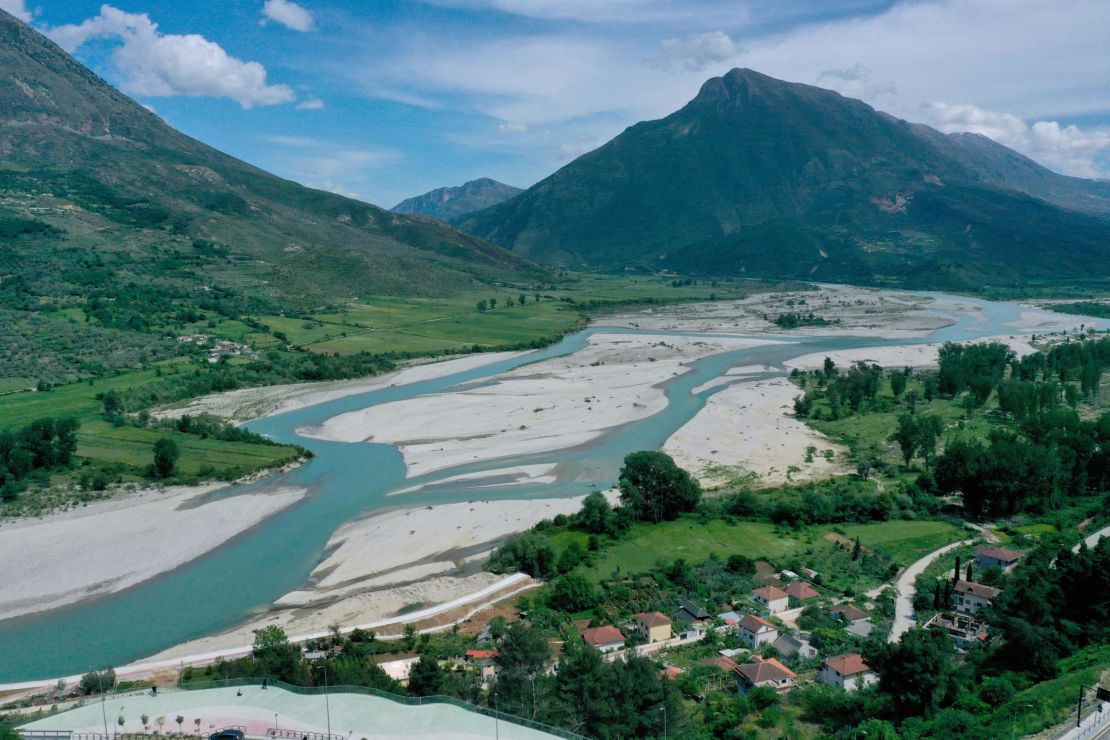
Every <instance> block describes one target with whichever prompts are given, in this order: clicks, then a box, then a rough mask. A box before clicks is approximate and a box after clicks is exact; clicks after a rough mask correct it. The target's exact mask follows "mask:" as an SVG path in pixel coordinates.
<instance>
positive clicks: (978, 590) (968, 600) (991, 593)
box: [954, 581, 1002, 616]
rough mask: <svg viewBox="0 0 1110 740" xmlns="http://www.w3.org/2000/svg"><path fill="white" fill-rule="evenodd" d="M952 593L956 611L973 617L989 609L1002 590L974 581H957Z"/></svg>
mask: <svg viewBox="0 0 1110 740" xmlns="http://www.w3.org/2000/svg"><path fill="white" fill-rule="evenodd" d="M954 593H955V596H954V599H955V603H956V611H958V612H962V613H963V614H970V615H972V616H974V615H976V614H978V613H979V612H980V611H982V610H984V609H987V608H989V607H990V605H991V603H992V602H993V601H994V599H995V598H996V597H997V596H998V595H999V594H1000V593H1002V590H1001V589H998V588H994V587H993V586H985V585H983V584H982V583H975V582H974V581H957V582H956V587H955V589H954Z"/></svg>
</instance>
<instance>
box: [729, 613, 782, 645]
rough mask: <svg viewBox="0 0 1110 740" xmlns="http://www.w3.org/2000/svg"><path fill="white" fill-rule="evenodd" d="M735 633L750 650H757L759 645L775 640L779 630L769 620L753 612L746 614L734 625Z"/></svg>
mask: <svg viewBox="0 0 1110 740" xmlns="http://www.w3.org/2000/svg"><path fill="white" fill-rule="evenodd" d="M736 634H737V635H739V637H740V639H741V640H743V641H744V642H745V643H747V645H748V647H750V648H751V649H752V650H758V649H759V648H760V647H761V646H763V645H766V644H767V643H769V642H774V641H775V640H777V639H778V636H779V631H778V628H776V627H775V625H773V624H771V623H770V622H768V621H766V620H763V619H760V618H759V617H757V616H755V615H754V614H746V615H744V618H743V619H741V620H740V623H739V624H737V625H736Z"/></svg>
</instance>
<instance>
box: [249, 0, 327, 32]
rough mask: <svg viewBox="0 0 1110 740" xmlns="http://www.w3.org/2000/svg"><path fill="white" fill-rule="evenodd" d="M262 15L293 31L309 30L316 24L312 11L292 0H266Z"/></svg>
mask: <svg viewBox="0 0 1110 740" xmlns="http://www.w3.org/2000/svg"><path fill="white" fill-rule="evenodd" d="M262 15H264V16H266V17H267V18H269V19H270V20H272V21H273V22H274V23H280V24H281V25H283V26H285V27H286V28H289V29H292V30H294V31H311V30H312V29H313V28H315V26H316V19H315V18H313V17H312V13H311V12H309V11H308V10H306V9H305V8H303V7H302V6H300V5H297V4H296V3H295V2H292V0H266V3H265V4H264V5H263V6H262Z"/></svg>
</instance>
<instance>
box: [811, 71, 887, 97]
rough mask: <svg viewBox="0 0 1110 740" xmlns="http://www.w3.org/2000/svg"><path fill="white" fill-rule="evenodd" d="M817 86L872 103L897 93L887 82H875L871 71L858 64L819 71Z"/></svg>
mask: <svg viewBox="0 0 1110 740" xmlns="http://www.w3.org/2000/svg"><path fill="white" fill-rule="evenodd" d="M817 84H818V85H819V86H821V87H827V88H829V89H830V90H836V91H837V92H838V93H840V94H841V95H846V96H848V97H850V98H859V99H861V100H868V101H872V102H874V101H876V100H877V99H878V98H881V97H883V96H886V95H895V94H897V92H898V86H897V85H895V84H894V83H893V82H891V81H889V80H887V81H875V80H874V79H873V76H872V73H871V70H869V69H866V68H864V67H863V65H861V64H860V63H859V62H856V63H855V64H853V65H852V66H851V67H847V68H845V69H823V70H821V72H820V74H818V75H817Z"/></svg>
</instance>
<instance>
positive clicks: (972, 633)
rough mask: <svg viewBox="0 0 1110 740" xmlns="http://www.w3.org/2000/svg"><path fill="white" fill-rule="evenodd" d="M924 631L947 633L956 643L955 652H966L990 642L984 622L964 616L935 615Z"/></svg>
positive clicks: (926, 624)
mask: <svg viewBox="0 0 1110 740" xmlns="http://www.w3.org/2000/svg"><path fill="white" fill-rule="evenodd" d="M925 629H927V630H939V631H941V632H945V633H947V634H948V636H949V637H951V638H952V641H953V642H955V643H956V649H957V650H967V649H968V648H971V647H974V646H975V645H985V644H986V643H987V642H989V641H990V634H989V633H988V632H987V624H986V622H980V621H979V620H977V619H975V618H974V617H969V616H967V615H964V614H943V613H941V614H937V615H935V616H934V617H933V618H932V619H930V620H929V621H928V622H926V623H925Z"/></svg>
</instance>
